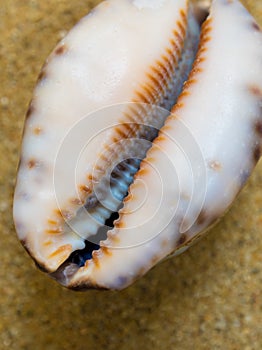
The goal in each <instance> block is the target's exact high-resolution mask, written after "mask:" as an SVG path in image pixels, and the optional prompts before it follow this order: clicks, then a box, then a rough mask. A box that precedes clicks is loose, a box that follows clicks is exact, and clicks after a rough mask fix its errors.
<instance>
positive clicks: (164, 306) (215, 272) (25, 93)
mask: <svg viewBox="0 0 262 350" xmlns="http://www.w3.org/2000/svg"><path fill="white" fill-rule="evenodd" d="M98 2H99V1H87V0H74V1H73V2H72V1H66V0H64V1H61V0H59V1H58V0H47V1H40V0H1V1H0V33H1V41H0V78H1V83H0V109H1V112H0V350H2V349H16V350H17V349H18V350H20V349H30V350H31V349H38V350H41V349H44V350H46V349H51V350H52V349H76V350H81V349H94V348H96V349H104V348H106V349H109V350H110V349H127V350H128V349H136V348H140V349H142V348H143V349H179V350H180V349H181V350H187V349H223V350H224V349H230V350H231V349H232V350H233V349H236V350H238V349H245V350H249V349H250V350H251V349H252V350H253V349H256V350H260V349H262V331H261V327H262V326H261V325H262V294H261V289H262V253H261V251H262V237H261V229H262V193H261V182H262V162H260V164H259V165H258V166H257V168H256V170H255V172H254V174H253V176H252V177H251V179H250V181H249V182H248V185H247V186H246V188H245V189H244V191H243V192H242V193H241V195H240V196H239V197H238V199H237V200H236V202H235V203H234V206H233V207H232V209H231V210H230V211H229V212H228V214H227V215H226V216H225V218H224V219H223V220H222V221H221V222H220V224H219V225H218V226H216V228H214V229H212V230H211V232H210V234H209V235H208V236H207V237H206V238H204V239H203V240H202V241H200V242H199V243H198V244H197V245H196V246H194V247H193V248H191V249H190V250H189V251H188V252H187V253H185V254H183V255H181V256H179V257H177V258H175V259H170V260H168V261H165V262H164V263H162V264H161V265H158V266H157V267H156V268H154V269H153V270H152V271H151V272H150V273H149V274H147V276H146V277H144V278H142V279H141V280H139V281H138V282H137V283H136V284H134V285H133V286H131V287H129V288H128V289H126V290H124V291H122V292H99V291H89V292H85V293H76V292H72V291H68V290H66V289H64V288H62V287H61V286H59V285H58V284H56V283H55V282H54V281H52V280H50V279H49V278H48V277H47V276H45V275H44V274H42V273H41V272H40V271H38V270H37V269H36V268H35V266H34V264H33V262H32V261H31V259H30V258H29V257H28V256H27V254H26V252H25V251H24V249H23V248H22V247H21V245H20V243H19V242H18V240H17V238H16V234H15V231H14V226H13V222H12V212H11V207H12V194H13V186H14V182H15V173H16V167H17V164H18V159H19V145H20V141H21V135H22V128H23V121H24V115H25V112H26V109H27V105H28V103H29V100H30V97H31V93H32V89H33V86H34V84H35V81H36V78H37V75H38V72H39V71H40V67H41V65H42V64H43V62H44V60H45V58H46V57H47V55H48V54H49V52H50V51H51V50H52V49H53V47H54V45H55V44H56V42H57V41H58V40H59V39H60V38H61V37H62V36H63V35H64V34H65V32H66V31H67V30H68V29H70V28H71V27H72V26H73V25H74V23H76V21H77V20H78V19H80V18H81V17H82V16H83V15H84V14H86V13H87V11H88V10H89V9H90V8H91V7H92V6H93V5H95V4H96V3H98ZM243 3H245V4H246V6H247V7H248V8H249V10H250V11H251V12H252V13H253V15H254V16H255V17H256V18H257V20H258V21H259V22H260V24H262V1H261V0H253V1H252V0H249V1H247V0H246V1H244V0H243ZM240 40H241V38H240Z"/></svg>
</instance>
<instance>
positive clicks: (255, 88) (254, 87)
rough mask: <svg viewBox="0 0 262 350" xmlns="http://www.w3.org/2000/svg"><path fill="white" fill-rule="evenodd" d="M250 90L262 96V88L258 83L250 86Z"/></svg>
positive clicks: (253, 93)
mask: <svg viewBox="0 0 262 350" xmlns="http://www.w3.org/2000/svg"><path fill="white" fill-rule="evenodd" d="M249 90H250V92H251V94H252V95H255V96H257V97H260V98H262V90H261V89H260V87H259V86H256V85H253V86H250V88H249Z"/></svg>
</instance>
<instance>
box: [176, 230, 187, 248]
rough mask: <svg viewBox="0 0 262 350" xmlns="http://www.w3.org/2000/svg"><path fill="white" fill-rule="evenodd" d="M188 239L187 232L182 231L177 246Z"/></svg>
mask: <svg viewBox="0 0 262 350" xmlns="http://www.w3.org/2000/svg"><path fill="white" fill-rule="evenodd" d="M186 240H187V235H186V234H185V233H182V235H181V236H180V237H179V239H178V241H177V242H176V246H177V247H178V246H181V245H183V244H184V243H185V242H186Z"/></svg>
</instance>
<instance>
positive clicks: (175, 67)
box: [51, 9, 207, 284]
mask: <svg viewBox="0 0 262 350" xmlns="http://www.w3.org/2000/svg"><path fill="white" fill-rule="evenodd" d="M199 13H200V12H199ZM199 13H198V14H199ZM201 14H202V15H201V20H200V19H197V18H196V17H197V16H195V15H194V14H193V9H190V10H189V13H188V18H187V19H185V18H184V16H185V15H184V14H183V15H182V18H183V21H184V22H183V21H181V25H183V27H184V28H185V29H183V32H182V33H181V34H180V35H181V38H180V39H179V40H180V41H181V42H182V44H181V42H180V46H181V47H180V49H179V51H181V52H179V56H178V57H179V58H178V60H177V61H176V60H173V58H172V57H168V55H171V56H172V53H170V52H169V50H168V53H167V52H163V53H162V57H163V56H164V61H163V63H161V66H160V67H157V65H156V67H155V69H160V70H161V69H165V70H167V76H166V77H165V78H164V79H165V82H164V85H165V86H164V88H163V90H164V92H163V90H161V91H158V86H157V85H156V86H155V87H154V88H155V91H152V94H155V95H157V94H159V93H160V92H161V93H162V96H158V98H156V100H155V101H154V103H157V102H158V105H149V104H147V103H146V102H145V101H142V102H140V101H139V99H138V100H137V102H136V100H134V106H132V107H131V108H134V109H136V108H137V109H138V111H136V112H135V113H145V112H146V114H145V116H144V117H143V118H145V120H146V118H147V114H149V113H151V114H152V115H153V119H152V117H151V118H150V119H149V122H145V124H143V125H140V124H137V125H136V124H135V123H134V124H133V123H132V124H133V125H134V128H140V130H139V132H138V135H137V136H136V137H137V138H138V144H139V146H141V144H140V142H139V140H141V139H145V140H147V141H149V143H146V145H142V147H141V149H139V151H137V152H136V153H139V156H140V158H135V157H134V158H130V159H126V160H124V161H122V162H121V163H119V164H117V165H116V166H115V167H114V169H113V170H112V172H111V173H109V174H108V177H110V180H109V182H108V181H105V182H106V183H107V184H108V183H109V184H110V185H109V186H108V187H107V188H106V190H107V191H108V190H109V191H110V190H111V194H112V196H113V198H112V202H111V203H110V205H111V207H113V209H111V210H110V209H108V208H105V207H104V206H103V204H101V203H100V201H99V199H98V198H97V196H96V195H95V194H93V195H91V196H90V197H88V198H87V201H86V202H85V204H84V206H83V208H80V209H79V211H78V213H77V214H76V216H75V217H74V218H73V219H72V221H73V222H75V223H76V224H77V228H78V229H79V222H80V221H81V222H82V223H83V230H88V229H89V230H90V222H89V223H87V222H86V215H83V220H81V219H80V220H79V216H80V217H81V212H85V211H87V212H88V213H89V214H90V216H91V220H92V218H93V219H94V220H95V222H96V223H97V225H95V228H94V229H93V230H92V231H93V235H92V236H91V238H89V239H86V240H85V247H84V248H83V249H81V250H76V251H74V252H72V254H71V255H70V256H69V257H68V259H67V260H66V261H65V262H64V263H63V264H62V265H61V266H60V267H59V268H58V269H57V271H55V272H54V273H52V274H51V276H52V277H53V278H55V279H58V280H59V281H60V283H62V284H67V283H68V279H69V278H70V275H71V274H74V272H75V271H76V270H77V269H78V268H79V267H82V266H84V265H85V264H86V262H87V261H88V260H91V259H92V258H93V252H94V251H97V250H99V249H100V248H101V246H100V242H103V241H105V240H106V239H107V232H108V231H109V230H110V229H112V228H114V222H116V221H117V219H118V218H119V214H118V211H119V210H120V209H121V208H122V206H123V200H124V198H126V197H127V196H128V188H129V186H130V185H131V183H132V182H133V179H134V175H135V174H136V173H137V171H138V170H139V168H140V164H141V161H142V160H143V159H144V158H145V157H146V153H147V151H148V150H149V149H150V147H151V143H152V142H153V141H154V139H155V138H156V137H157V136H158V134H159V129H161V127H162V126H163V125H164V123H165V120H166V118H167V117H168V116H169V115H170V112H171V110H172V108H173V107H174V105H175V104H176V102H177V99H178V97H179V95H180V94H181V92H182V89H183V85H184V83H185V82H186V81H187V79H188V76H189V74H190V72H191V70H192V67H193V63H194V60H195V57H196V54H197V49H198V44H199V38H200V26H201V23H202V22H203V21H204V20H205V18H206V17H207V12H206V11H201ZM182 34H183V35H184V37H183V38H182ZM165 55H166V56H165ZM159 62H161V56H160V57H159ZM162 64H165V65H166V66H165V67H162ZM161 74H162V73H161ZM140 110H142V112H140ZM155 119H158V121H157V128H155V127H154V126H152V125H154V124H155V123H156V122H155ZM130 136H131V137H132V134H131V135H130ZM135 146H136V145H134V147H135ZM129 152H130V149H129ZM131 153H132V152H131ZM104 180H105V179H104ZM100 181H101V180H100ZM101 183H102V184H103V181H101ZM103 190H104V189H102V191H103ZM100 191H101V188H99V187H98V188H97V189H96V192H97V193H98V195H99V192H100ZM114 199H116V200H117V202H118V203H119V202H121V204H120V205H118V206H117V205H114ZM93 203H96V204H95V205H94V204H93ZM97 214H98V215H97Z"/></svg>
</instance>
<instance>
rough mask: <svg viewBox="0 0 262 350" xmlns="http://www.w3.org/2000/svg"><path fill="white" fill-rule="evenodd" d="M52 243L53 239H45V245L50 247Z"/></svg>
mask: <svg viewBox="0 0 262 350" xmlns="http://www.w3.org/2000/svg"><path fill="white" fill-rule="evenodd" d="M52 243H53V242H52V241H45V242H44V243H43V245H44V246H45V247H48V246H50V245H51V244H52Z"/></svg>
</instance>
